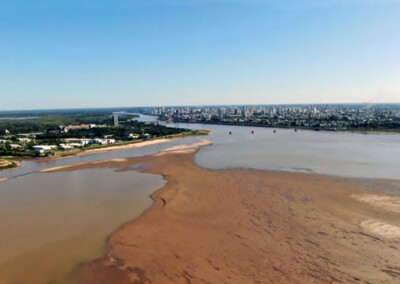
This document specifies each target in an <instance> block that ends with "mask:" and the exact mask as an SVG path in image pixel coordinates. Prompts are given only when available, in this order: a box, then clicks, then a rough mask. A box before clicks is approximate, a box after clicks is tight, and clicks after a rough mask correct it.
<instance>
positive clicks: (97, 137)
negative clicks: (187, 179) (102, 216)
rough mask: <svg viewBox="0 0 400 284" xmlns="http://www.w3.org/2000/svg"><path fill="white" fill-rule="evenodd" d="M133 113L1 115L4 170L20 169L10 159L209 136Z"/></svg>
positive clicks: (61, 111) (56, 111)
mask: <svg viewBox="0 0 400 284" xmlns="http://www.w3.org/2000/svg"><path fill="white" fill-rule="evenodd" d="M130 111H132V110H130V109H127V110H122V111H117V110H115V109H93V110H54V111H52V110H47V111H21V112H17V111H16V112H1V113H0V158H2V161H3V162H4V163H3V165H4V166H1V165H0V169H4V168H10V167H14V166H17V163H15V162H11V161H10V159H11V160H12V159H15V158H30V157H49V156H67V155H73V154H77V153H79V152H81V151H85V150H88V149H97V148H104V147H114V146H121V145H127V144H132V143H138V142H142V141H148V140H155V139H159V138H172V137H177V136H185V135H196V134H205V132H202V131H192V130H188V129H182V128H171V127H166V126H163V125H159V124H158V122H156V121H154V122H141V121H138V120H137V118H138V117H139V115H138V114H137V113H133V112H130Z"/></svg>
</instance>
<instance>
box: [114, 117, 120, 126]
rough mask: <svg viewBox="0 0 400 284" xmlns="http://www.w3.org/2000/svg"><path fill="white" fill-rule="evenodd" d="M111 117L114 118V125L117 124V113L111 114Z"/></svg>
mask: <svg viewBox="0 0 400 284" xmlns="http://www.w3.org/2000/svg"><path fill="white" fill-rule="evenodd" d="M113 119H114V126H118V125H119V120H118V114H113Z"/></svg>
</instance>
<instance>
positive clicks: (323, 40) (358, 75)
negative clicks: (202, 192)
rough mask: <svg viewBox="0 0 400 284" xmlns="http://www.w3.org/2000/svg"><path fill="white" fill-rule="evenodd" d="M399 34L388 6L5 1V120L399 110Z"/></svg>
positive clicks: (231, 0)
mask: <svg viewBox="0 0 400 284" xmlns="http://www.w3.org/2000/svg"><path fill="white" fill-rule="evenodd" d="M299 2H300V3H299ZM319 2H320V1H319ZM399 25H400V3H398V2H397V3H396V1H390V0H387V1H374V0H370V1H357V0H352V1H342V0H330V1H324V3H318V1H312V0H306V1H290V0H286V1H276V0H268V1H250V2H249V1H241V0H226V1H190V3H189V2H187V1H177V0H174V1H171V0H168V1H154V0H152V1H146V2H143V1H106V0H100V1H93V0H88V1H77V0H72V1H57V3H54V1H49V0H45V1H25V0H20V1H4V3H2V4H1V5H0V46H1V49H0V62H2V64H1V65H0V97H1V102H0V110H19V109H62V108H98V107H129V106H144V107H146V106H148V107H151V106H163V105H164V106H173V105H176V106H188V105H199V106H204V105H226V104H227V103H229V104H230V105H257V104H326V103H400V83H398V79H397V78H399V76H400V63H399V62H400V57H399V56H400V52H399V51H400V31H399V30H398V29H397V28H396V27H398V26H399Z"/></svg>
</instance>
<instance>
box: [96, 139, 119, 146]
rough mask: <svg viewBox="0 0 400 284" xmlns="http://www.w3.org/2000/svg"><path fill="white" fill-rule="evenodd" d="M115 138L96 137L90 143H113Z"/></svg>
mask: <svg viewBox="0 0 400 284" xmlns="http://www.w3.org/2000/svg"><path fill="white" fill-rule="evenodd" d="M114 143H115V139H111V138H96V139H92V141H91V144H98V145H107V144H114Z"/></svg>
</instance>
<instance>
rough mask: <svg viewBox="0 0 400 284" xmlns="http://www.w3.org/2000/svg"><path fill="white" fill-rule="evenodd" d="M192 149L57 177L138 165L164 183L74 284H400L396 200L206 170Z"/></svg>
mask: <svg viewBox="0 0 400 284" xmlns="http://www.w3.org/2000/svg"><path fill="white" fill-rule="evenodd" d="M202 145H205V144H202ZM202 145H199V146H198V147H201V146H202ZM197 151H198V148H194V147H185V148H184V149H183V148H180V149H171V150H170V151H164V152H163V153H162V154H159V155H155V156H147V157H138V158H129V159H125V160H123V161H122V160H121V161H104V162H102V163H96V164H94V163H89V164H86V165H85V164H81V165H77V166H72V167H69V168H64V169H62V170H79V169H84V168H93V167H115V168H117V170H118V171H127V170H132V166H133V165H136V167H135V168H137V170H138V171H140V172H145V173H152V174H158V175H162V176H164V178H165V179H166V180H167V184H166V186H165V187H164V188H162V189H161V190H159V191H157V192H156V193H154V194H152V198H153V200H154V204H153V205H152V206H151V208H150V209H148V210H147V211H146V212H145V213H144V214H143V215H142V216H141V217H140V218H139V219H137V220H135V221H133V222H130V223H127V224H126V225H124V226H122V227H121V228H120V229H119V230H117V231H116V232H115V233H114V234H112V235H111V236H110V238H109V241H108V243H109V252H108V253H107V255H105V256H104V257H102V258H100V259H97V260H94V261H92V262H90V263H86V264H83V265H81V266H80V267H79V268H78V269H77V271H76V273H75V274H74V277H73V280H72V283H122V284H123V283H163V284H164V283H201V282H208V283H305V282H306V283H311V282H312V283H331V282H344V283H361V282H363V283H396V282H398V280H399V277H400V255H399V254H398V248H399V245H400V221H399V215H398V214H399V211H398V210H399V198H398V197H394V196H391V197H390V198H387V197H385V196H384V195H382V191H378V188H376V183H374V182H370V181H365V180H363V182H358V181H356V180H349V179H342V178H337V177H328V176H322V175H315V174H300V173H286V172H267V171H261V170H245V169H228V170H210V169H204V168H201V167H199V166H197V165H196V164H195V163H194V160H193V157H194V154H195V153H196V152H197ZM139 165H141V166H140V167H138V166H139ZM384 184H385V181H380V182H379V185H380V187H383V186H384ZM381 189H382V188H379V190H381ZM399 190H400V189H399V188H396V191H397V193H399ZM377 196H378V197H377ZM382 200H383V201H382ZM385 281H386V282H385Z"/></svg>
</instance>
